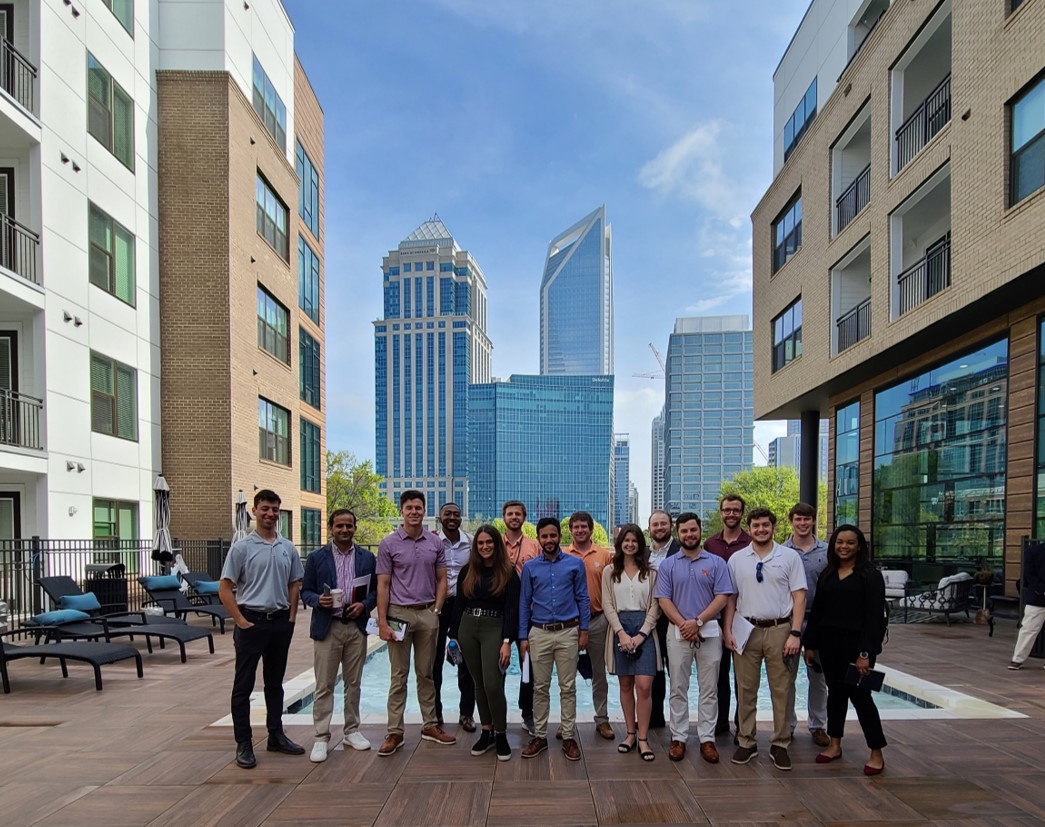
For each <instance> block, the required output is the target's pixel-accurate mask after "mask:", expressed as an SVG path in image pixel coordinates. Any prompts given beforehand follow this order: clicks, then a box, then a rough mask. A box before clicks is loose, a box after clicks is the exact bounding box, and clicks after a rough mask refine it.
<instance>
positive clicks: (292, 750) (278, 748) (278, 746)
mask: <svg viewBox="0 0 1045 827" xmlns="http://www.w3.org/2000/svg"><path fill="white" fill-rule="evenodd" d="M266 749H267V750H268V751H269V752H284V753H286V754H287V755H304V754H305V748H304V747H303V746H300V745H299V744H295V743H294V742H293V741H291V740H290V739H289V738H288V737H287V735H286V733H284V732H270V733H269V742H268V746H267V747H266Z"/></svg>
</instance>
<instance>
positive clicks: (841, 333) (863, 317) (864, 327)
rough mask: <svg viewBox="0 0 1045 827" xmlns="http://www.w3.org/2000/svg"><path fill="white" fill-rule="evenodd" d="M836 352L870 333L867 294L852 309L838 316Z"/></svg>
mask: <svg viewBox="0 0 1045 827" xmlns="http://www.w3.org/2000/svg"><path fill="white" fill-rule="evenodd" d="M835 324H836V326H837V328H838V352H839V353H841V352H842V351H843V350H847V349H849V348H851V347H852V346H853V345H855V344H856V343H857V342H859V341H860V340H861V339H866V338H867V337H868V336H870V335H871V298H870V296H868V297H867V298H866V299H864V300H863V301H862V302H860V304H858V305H857V306H856V307H854V308H853V309H852V310H850V311H848V312H847V313H845V314H843V315H842V316H839V317H838V321H837V322H836V323H835Z"/></svg>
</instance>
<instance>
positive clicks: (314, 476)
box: [301, 418, 323, 494]
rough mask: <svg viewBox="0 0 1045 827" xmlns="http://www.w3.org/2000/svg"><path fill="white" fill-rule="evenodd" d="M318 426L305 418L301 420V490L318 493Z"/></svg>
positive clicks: (319, 486) (319, 479)
mask: <svg viewBox="0 0 1045 827" xmlns="http://www.w3.org/2000/svg"><path fill="white" fill-rule="evenodd" d="M319 436H320V434H319V426H318V425H313V424H312V423H311V422H309V421H308V420H307V419H304V418H302V420H301V490H302V491H311V492H312V493H313V494H319V493H320V492H321V491H322V490H323V488H322V475H321V473H320V461H319V459H320V450H319V443H320V439H319Z"/></svg>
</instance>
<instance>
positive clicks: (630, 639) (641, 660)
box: [602, 523, 663, 761]
mask: <svg viewBox="0 0 1045 827" xmlns="http://www.w3.org/2000/svg"><path fill="white" fill-rule="evenodd" d="M613 545H614V548H615V549H616V553H615V554H614V555H613V565H612V566H607V567H606V568H605V569H603V571H602V609H603V611H604V612H605V613H606V623H607V625H608V626H609V629H610V631H611V632H612V633H613V634H612V635H606V665H607V666H608V667H609V670H610V674H613V675H616V676H617V680H618V682H619V683H620V705H621V707H622V708H623V709H624V720H625V722H626V723H629V724H631V729H629V730H628V736H627V738H625V739H624V740H623V741H622V742H621V743H620V744H618V745H617V751H618V752H622V753H623V752H631V751H632V749H634V748H635V744H636V742H637V743H638V746H639V755H640V756H641V757H642V760H643V761H652V760H653V759H654V758H655V757H656V755H654V753H653V750H651V749H650V748H649V742H648V740H647V737H648V735H649V719H650V711H651V710H652V705H651V700H650V692H651V690H652V689H653V676H654V675H655V674H656V673H657V671H658V670H660V669H662V668H663V667H662V665H661V659H660V647H659V645H658V642H657V636H656V635H655V634H653V632H654V630H655V629H656V628H657V618H658V617H659V616H660V605H659V604H658V602H657V601H656V600H655V599H654V598H653V584H654V583H655V582H656V579H657V573H656V572H655V571H654V570H653V569H652V568H651V567H650V564H649V549H648V548H647V546H646V537H645V535H643V533H642V529H641V528H639V527H638V526H637V525H635V524H634V523H629V524H628V525H625V526H623V527H622V528H621V529H620V531H619V532H618V533H617V540H616V542H615V543H614V544H613ZM636 736H637V737H636Z"/></svg>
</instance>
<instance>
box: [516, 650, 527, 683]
mask: <svg viewBox="0 0 1045 827" xmlns="http://www.w3.org/2000/svg"><path fill="white" fill-rule="evenodd" d="M519 682H520V683H530V653H529V652H527V653H526V657H524V658H523V662H522V664H521V665H520V666H519Z"/></svg>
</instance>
